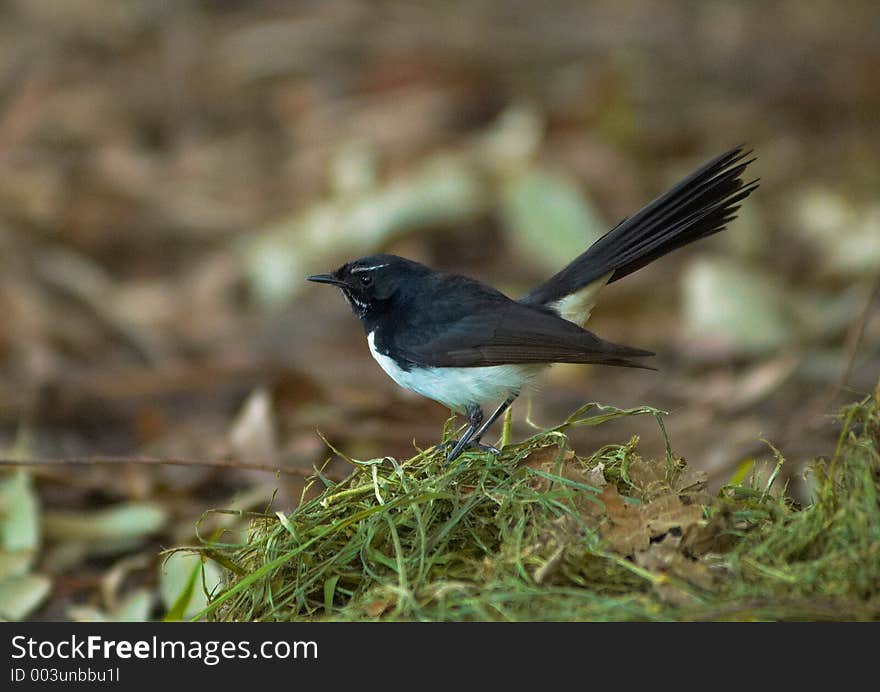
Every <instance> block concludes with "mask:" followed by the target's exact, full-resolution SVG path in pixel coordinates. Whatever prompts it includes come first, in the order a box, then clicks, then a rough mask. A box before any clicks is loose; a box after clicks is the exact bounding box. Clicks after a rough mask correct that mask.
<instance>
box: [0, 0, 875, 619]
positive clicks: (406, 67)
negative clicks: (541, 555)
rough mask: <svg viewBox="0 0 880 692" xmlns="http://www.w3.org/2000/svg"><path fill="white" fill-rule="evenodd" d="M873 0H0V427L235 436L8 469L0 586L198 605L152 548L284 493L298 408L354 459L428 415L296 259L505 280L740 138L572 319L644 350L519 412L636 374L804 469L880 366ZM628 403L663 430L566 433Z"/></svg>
mask: <svg viewBox="0 0 880 692" xmlns="http://www.w3.org/2000/svg"><path fill="white" fill-rule="evenodd" d="M878 35H880V7H878V5H877V3H876V2H872V1H870V0H865V1H864V2H860V1H858V0H853V1H850V2H847V3H845V4H842V3H839V2H831V1H829V2H813V3H808V4H807V3H801V2H795V1H793V0H790V1H779V2H764V3H732V2H720V1H707V2H700V3H694V2H676V3H673V2H668V3H656V2H649V1H648V0H625V1H620V0H613V1H612V0H607V1H605V0H597V1H593V2H550V3H535V2H489V1H477V2H467V3H440V2H402V1H401V2H393V1H387V2H358V1H356V0H322V1H320V2H270V1H268V0H250V1H244V0H239V1H235V0H225V1H220V0H218V1H215V2H208V1H202V2H197V1H195V0H179V1H178V2H173V3H170V2H160V1H151V0H67V1H66V2H57V1H55V0H5V1H4V2H0V315H2V322H0V451H2V456H3V457H5V458H7V459H21V458H39V459H58V458H70V457H79V458H86V459H88V458H91V457H94V456H96V455H116V456H120V455H125V456H139V457H154V458H165V459H176V460H185V461H203V462H204V461H208V462H222V461H224V460H230V461H231V463H232V464H233V465H234V466H235V468H217V467H212V466H208V465H168V464H163V465H159V466H154V465H147V464H120V463H116V464H98V463H84V464H80V465H76V466H72V465H49V464H44V465H42V466H38V467H36V468H33V469H30V470H29V471H27V472H22V471H14V470H13V471H8V472H4V474H3V475H0V522H2V526H0V528H2V531H0V536H2V539H3V542H2V545H0V617H4V618H11V619H21V618H25V617H27V618H34V619H71V618H74V619H114V618H116V619H138V618H157V617H163V616H166V617H169V618H170V619H174V618H175V617H180V616H183V615H184V614H185V613H186V612H190V613H191V612H195V611H196V610H198V604H199V602H200V601H199V599H200V594H198V593H195V592H194V590H193V588H192V583H193V582H192V575H193V574H195V572H194V571H193V570H194V569H197V567H198V563H197V560H196V561H195V562H193V560H195V558H191V557H190V556H183V555H180V554H175V555H174V556H173V557H172V558H171V559H169V560H168V561H167V562H164V559H165V558H164V557H161V556H160V555H159V551H160V550H161V549H162V548H168V547H174V546H179V545H186V544H193V543H194V542H195V541H196V540H197V539H196V535H195V527H196V522H197V521H198V520H199V517H200V516H201V515H202V513H203V512H205V511H206V510H208V509H211V508H228V509H232V510H237V511H250V510H254V511H264V510H266V509H267V508H268V509H269V510H270V511H272V512H274V511H277V510H282V511H283V510H287V509H290V508H291V507H293V506H295V504H296V503H297V501H298V499H299V497H300V494H301V492H302V491H303V482H304V479H303V476H304V475H308V474H309V473H310V472H311V470H312V468H313V466H314V465H317V466H319V467H320V466H321V465H322V464H324V462H325V461H326V460H327V459H328V458H330V457H334V456H335V455H334V454H333V453H332V452H331V451H330V450H329V449H328V447H327V445H326V444H325V443H324V442H323V441H322V440H321V439H320V437H319V436H318V434H317V432H316V431H318V430H320V431H321V433H323V434H324V435H325V436H326V438H327V440H328V441H329V442H330V443H332V444H333V445H334V446H335V447H336V448H337V449H339V450H341V451H343V452H344V453H346V454H348V455H350V456H352V457H355V458H361V459H367V458H372V457H376V456H382V455H393V456H396V457H398V458H406V457H409V456H412V454H413V453H414V446H413V445H414V443H415V444H417V445H419V446H421V447H426V446H429V445H431V444H433V443H435V442H436V441H437V440H438V439H439V437H440V435H441V432H442V428H443V424H444V421H445V420H446V418H447V416H448V412H447V411H445V410H444V409H443V408H442V407H441V406H440V405H438V404H435V403H433V402H431V401H428V400H425V399H421V398H419V397H417V396H415V395H411V394H409V393H407V392H405V391H404V390H402V389H400V388H398V387H397V386H396V385H394V383H393V382H391V380H389V379H388V378H387V377H386V376H385V375H384V373H383V372H382V371H381V370H380V369H379V368H378V367H377V365H376V364H375V363H374V362H373V361H372V359H371V358H370V355H369V352H368V349H367V345H366V342H365V339H364V336H363V333H362V331H361V327H360V324H359V323H358V321H357V320H356V319H355V318H354V317H353V316H352V315H351V313H350V311H349V308H348V306H347V305H346V304H345V302H344V300H343V299H342V297H341V296H340V295H339V294H338V292H336V291H331V290H328V289H326V288H325V287H319V286H315V285H313V284H307V283H306V282H305V281H304V276H306V275H308V274H312V273H318V272H323V271H327V270H331V269H334V268H336V267H337V266H338V265H340V264H341V263H342V262H344V261H346V260H348V259H352V258H355V257H358V256H361V255H364V254H369V253H372V252H379V251H382V252H393V253H396V254H401V255H405V256H407V257H411V258H413V259H417V260H420V261H423V262H425V263H428V264H430V265H432V266H434V267H436V268H442V269H450V270H454V271H458V272H461V273H465V274H468V275H471V276H474V277H477V278H479V279H482V280H484V281H488V282H490V283H493V284H494V285H496V286H498V287H499V288H501V289H502V290H504V291H506V292H508V293H509V294H510V295H513V296H516V295H520V294H522V293H524V292H526V291H527V290H528V289H529V288H530V287H531V286H532V285H534V284H535V283H537V282H538V281H540V280H542V279H543V278H546V277H547V276H549V275H550V274H552V273H553V272H555V271H556V270H557V269H558V268H560V267H561V266H563V265H564V264H565V263H566V262H567V261H569V260H570V259H571V258H573V257H574V256H575V255H577V254H579V253H580V252H581V251H582V250H583V249H584V248H585V247H586V246H587V245H588V244H589V243H590V242H592V241H593V240H595V239H596V238H597V237H598V236H599V235H601V234H602V233H604V232H605V231H606V230H607V229H608V228H610V227H611V226H612V225H614V224H615V223H616V222H618V221H619V220H620V219H621V218H623V217H624V216H627V215H629V214H631V213H633V212H634V211H636V210H637V209H638V208H639V207H641V206H642V205H643V204H645V203H646V202H648V201H649V200H650V199H652V198H653V197H655V196H656V195H658V194H659V193H661V192H663V191H664V190H665V189H666V188H667V187H668V186H669V185H671V184H672V183H674V182H675V181H676V180H677V179H678V178H679V177H681V176H683V175H685V174H687V173H688V172H690V170H691V169H693V168H694V167H696V166H697V165H699V164H701V163H702V162H703V161H705V160H706V159H709V158H711V157H713V156H715V155H717V154H719V153H721V152H722V151H724V150H726V149H728V148H730V147H731V146H735V145H737V144H741V143H745V144H747V145H748V146H750V147H753V148H754V149H755V152H756V155H757V156H758V157H759V158H758V161H757V162H756V163H755V164H753V165H752V166H751V167H750V171H752V172H753V175H755V176H760V178H761V180H762V183H761V187H760V189H759V190H758V192H757V193H756V194H754V195H752V197H750V198H749V199H748V201H747V202H746V204H745V206H744V207H743V209H742V212H741V214H740V218H739V219H738V220H737V221H736V222H734V223H733V224H732V225H731V227H730V228H729V230H728V231H727V232H725V233H723V234H720V235H718V236H715V237H713V238H711V239H709V240H706V241H702V242H700V243H699V244H697V245H696V246H691V247H688V248H687V249H685V250H682V251H680V252H677V253H675V254H674V255H672V256H670V257H667V258H664V259H663V260H661V261H659V262H657V263H656V264H653V265H651V266H650V267H649V268H646V269H644V270H641V271H639V272H638V273H636V274H634V275H632V276H631V277H629V278H628V279H627V280H626V281H622V282H620V283H618V284H614V285H613V286H611V287H609V288H608V289H606V291H605V292H604V293H603V296H602V300H601V301H600V303H599V305H598V307H597V309H596V310H595V312H594V315H593V319H592V321H591V323H590V328H591V329H593V330H594V331H596V332H597V333H599V334H600V335H602V336H603V337H604V338H606V339H609V340H612V341H618V342H623V343H627V344H631V345H634V346H639V347H643V348H648V349H651V350H654V351H656V352H657V353H658V357H657V359H656V361H657V362H656V364H657V366H658V367H659V368H660V371H659V372H657V373H652V372H645V371H630V370H625V369H615V368H605V369H602V368H599V367H596V368H589V367H582V366H559V367H556V368H555V369H553V370H552V371H551V372H549V373H548V374H547V375H545V376H544V377H543V378H542V380H541V381H540V386H539V387H538V390H537V393H536V394H535V395H534V396H532V397H531V400H528V399H526V398H525V397H524V398H522V399H521V400H520V402H518V404H517V405H516V406H515V408H514V419H513V426H514V435H515V436H518V437H520V438H521V437H523V436H526V435H528V434H529V433H530V427H529V425H528V423H527V422H526V417H527V412H528V414H529V416H530V418H531V420H532V421H533V422H534V423H535V424H537V425H541V426H552V425H556V424H558V423H560V422H561V421H562V420H563V419H564V418H565V417H566V416H567V415H568V414H569V413H570V412H571V411H573V410H574V409H575V408H577V407H578V406H580V405H582V404H583V403H586V402H589V401H596V402H600V403H603V404H610V405H614V406H619V407H630V406H637V405H641V404H648V405H651V406H655V407H657V408H660V409H663V410H665V411H668V412H669V415H668V416H667V418H666V426H667V429H668V432H669V435H670V439H671V442H672V446H673V449H674V450H675V452H676V453H677V454H678V455H681V456H682V457H684V458H685V459H686V460H687V462H688V463H689V464H690V465H692V466H694V467H696V468H698V469H701V470H704V471H706V472H707V473H708V474H709V475H710V479H711V482H712V483H713V485H714V487H716V488H717V487H718V486H719V485H721V484H723V483H725V482H727V481H729V480H730V479H731V478H732V477H734V476H735V475H736V474H742V473H744V472H746V471H748V469H749V468H750V467H749V464H750V463H751V462H752V461H753V460H755V459H767V458H770V457H772V452H771V450H770V449H769V448H768V446H767V444H766V443H765V442H763V441H762V438H763V439H766V440H768V441H770V442H772V443H773V444H774V445H775V446H777V447H778V448H779V449H780V450H781V451H782V453H783V454H784V455H785V457H786V459H787V462H786V465H785V467H784V474H785V475H786V477H787V478H788V480H789V490H790V492H791V493H792V496H793V498H794V499H796V500H798V501H801V502H803V501H806V500H808V498H809V484H808V482H806V481H805V480H804V477H803V470H804V464H805V463H806V462H808V461H809V460H811V459H813V458H815V457H817V456H821V455H825V454H829V453H830V452H832V451H833V449H834V445H835V441H836V437H835V435H836V428H835V424H834V418H833V414H834V413H835V412H836V410H837V409H838V408H839V406H840V405H841V404H844V403H846V402H848V401H853V400H855V399H858V398H860V397H863V396H864V395H866V394H867V393H869V392H871V391H873V390H874V387H875V385H876V383H877V376H878V371H880V307H878V305H880V298H878V296H877V293H878V276H880V273H878V271H880V269H878V268H880V198H878V195H877V191H878V189H880V158H878V155H877V153H878V151H880V80H878V78H877V75H878V73H880V42H878V41H877V37H878ZM633 435H639V436H640V437H641V449H642V451H643V454H645V455H646V456H653V455H658V454H662V453H663V448H664V447H663V439H662V436H661V435H660V434H659V431H658V429H657V426H656V423H655V422H654V421H653V420H652V419H650V418H649V417H646V418H645V419H643V420H642V419H636V418H627V419H624V420H623V421H619V422H615V423H611V424H608V425H606V426H602V427H600V428H589V429H587V430H580V431H575V432H573V433H572V441H573V445H574V448H575V449H577V450H583V451H584V452H589V451H591V450H593V449H596V448H597V447H599V446H600V445H602V444H605V443H608V442H612V441H615V442H621V441H625V440H627V439H629V438H630V437H631V436H633ZM248 467H250V468H248ZM260 467H268V468H272V467H282V468H284V469H285V472H284V473H281V474H276V473H272V472H267V471H265V470H260ZM347 471H348V466H347V462H345V461H343V460H340V459H338V458H334V460H332V461H331V462H330V463H329V464H328V465H327V466H326V468H325V473H326V475H327V477H328V478H330V479H333V478H340V477H342V476H344V475H345V474H346V473H347ZM235 521H239V522H241V521H242V520H241V519H236V517H235V516H227V515H221V516H219V517H218V516H216V515H210V516H208V517H205V518H204V519H203V521H202V523H201V524H200V530H201V532H202V535H203V536H210V535H213V534H212V532H213V531H214V530H215V529H216V528H217V527H219V526H221V525H223V522H226V523H227V524H229V522H233V523H234V522H235ZM163 565H164V566H163ZM216 578H217V574H216V573H215V572H212V571H210V570H208V571H206V581H207V582H208V583H210V582H211V580H216ZM187 589H189V591H187ZM195 591H199V589H195ZM187 594H188V595H187ZM202 602H203V601H202Z"/></svg>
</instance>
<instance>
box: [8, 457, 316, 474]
mask: <svg viewBox="0 0 880 692" xmlns="http://www.w3.org/2000/svg"><path fill="white" fill-rule="evenodd" d="M99 464H110V465H117V466H118V465H121V464H141V465H145V466H209V467H211V468H217V469H243V470H246V471H265V472H266V473H278V474H282V475H285V476H298V477H300V478H309V477H311V476H313V475H315V471H314V470H313V469H302V468H296V467H293V468H291V467H280V466H272V465H270V464H246V463H244V462H241V461H236V460H234V459H229V460H214V461H201V460H192V459H170V458H160V457H105V456H94V457H68V458H65V459H0V467H4V466H7V467H23V466H95V465H99Z"/></svg>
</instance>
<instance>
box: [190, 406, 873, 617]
mask: <svg viewBox="0 0 880 692" xmlns="http://www.w3.org/2000/svg"><path fill="white" fill-rule="evenodd" d="M633 415H651V416H655V417H656V418H657V421H658V424H659V425H660V429H661V432H662V433H663V434H664V436H665V431H663V427H662V418H661V414H660V412H659V411H657V410H655V409H651V408H648V407H644V408H639V409H631V410H619V409H611V408H607V407H599V406H596V405H593V404H591V405H588V406H586V407H584V408H583V409H581V410H579V411H577V412H576V413H575V414H573V415H572V417H571V418H569V419H568V420H567V421H566V422H565V423H564V424H563V425H561V426H559V427H558V428H554V429H551V430H547V431H543V432H540V433H539V434H536V435H534V436H533V437H531V438H529V439H527V440H526V441H524V442H522V443H521V444H514V445H508V446H505V447H504V448H503V452H502V454H500V455H498V456H497V457H496V456H494V455H492V454H486V453H477V452H468V453H466V454H464V455H462V456H461V457H460V458H459V459H457V460H456V461H455V462H453V463H452V464H448V465H447V464H446V463H445V456H444V450H443V449H442V448H432V449H429V450H426V451H424V452H421V453H420V454H418V455H416V456H414V457H413V458H412V459H409V460H407V461H404V462H398V461H396V460H394V459H391V458H385V459H374V460H370V461H355V460H350V461H351V463H352V464H353V465H354V471H353V473H352V474H351V475H350V476H349V477H348V478H347V479H346V480H344V481H342V482H340V483H332V482H331V481H329V480H328V479H326V478H324V477H322V476H321V475H320V474H317V475H316V477H315V479H314V483H315V484H317V486H318V487H320V488H321V490H320V492H318V493H317V495H316V496H314V497H313V499H308V500H304V501H303V502H302V504H300V506H299V507H298V508H297V509H296V510H294V511H293V512H292V513H290V514H289V515H284V514H281V513H278V514H276V515H266V516H259V517H256V518H255V519H254V520H253V521H252V523H251V526H250V529H249V531H248V534H247V536H246V539H245V540H244V541H243V542H242V543H240V544H229V543H226V544H224V543H218V542H217V541H211V542H210V544H206V545H205V546H203V547H202V549H201V550H202V552H203V554H204V555H205V556H206V558H208V559H215V560H217V561H218V562H219V563H220V564H221V565H222V566H223V567H224V568H225V570H226V573H227V575H228V579H227V581H226V583H225V584H224V586H223V587H222V588H221V589H220V590H219V591H218V592H217V593H215V594H213V595H212V597H211V600H210V604H209V606H208V608H207V609H206V611H205V612H204V613H203V615H206V616H208V617H209V618H210V619H215V620H239V621H240V620H309V619H333V620H363V619H380V618H381V619H407V620H411V619H420V620H670V619H756V618H758V619H877V618H880V576H878V575H880V505H878V485H880V456H878V443H880V406H878V402H877V401H876V400H874V399H869V400H865V401H863V402H861V403H858V404H854V405H852V406H850V407H848V408H847V409H845V410H844V412H843V414H842V430H841V435H840V442H839V444H838V447H837V450H836V452H835V454H834V456H833V458H831V459H828V460H817V461H816V462H815V463H814V464H813V465H812V467H811V469H812V473H813V481H814V483H813V484H814V487H815V499H814V502H813V503H812V504H810V505H809V506H808V507H806V508H803V509H801V508H796V507H794V506H792V505H791V503H790V502H789V501H788V500H786V499H785V496H784V493H782V492H779V489H774V487H773V484H774V481H775V479H776V477H777V473H778V470H779V465H780V464H781V463H782V457H781V455H779V454H778V453H777V454H776V465H775V467H772V466H771V473H770V474H769V478H768V475H767V474H764V475H761V474H757V473H756V474H752V475H751V476H750V477H749V478H747V479H745V480H743V481H742V482H739V483H737V484H732V485H729V486H726V487H725V488H723V489H722V490H721V492H720V493H718V494H717V495H715V496H710V495H709V494H708V493H707V492H706V490H705V479H704V478H701V477H700V474H698V473H696V472H694V471H693V470H692V469H690V468H688V467H687V466H686V465H685V464H684V463H683V462H682V461H680V460H678V459H676V458H674V457H673V455H672V454H671V453H669V452H668V451H667V456H666V458H665V459H660V460H646V459H642V458H641V457H640V456H639V453H638V440H637V439H635V438H634V439H632V440H630V441H629V442H627V443H626V444H621V445H611V446H606V447H603V448H601V449H599V450H596V451H595V452H593V453H591V454H588V455H586V456H581V455H578V454H576V453H575V452H574V451H573V450H571V449H570V448H569V442H568V438H567V437H566V435H565V430H567V429H569V428H572V427H579V426H584V425H599V424H601V423H604V422H606V421H608V420H611V419H615V418H620V417H624V416H633ZM448 433H449V431H447V434H448ZM667 450H668V445H667ZM758 478H763V479H764V480H762V481H761V482H760V483H759V482H758V480H757V479H758ZM313 490H314V489H313Z"/></svg>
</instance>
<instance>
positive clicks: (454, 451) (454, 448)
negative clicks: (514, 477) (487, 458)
mask: <svg viewBox="0 0 880 692" xmlns="http://www.w3.org/2000/svg"><path fill="white" fill-rule="evenodd" d="M459 442H460V440H447V441H446V442H444V443H443V445H442V446H443V447H447V448H450V451H449V452H448V453H447V455H446V461H447V462H450V461H454V460H455V459H456V458H457V457H458V456H459V455H460V454H461V453H462V452H463V451H465V450H466V449H476V450H479V451H481V452H489V453H491V454H501V450H500V449H498V448H497V447H492V446H491V445H484V444H481V443H479V442H473V441H471V442H466V443H465V444H464V445H463V446H459Z"/></svg>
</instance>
